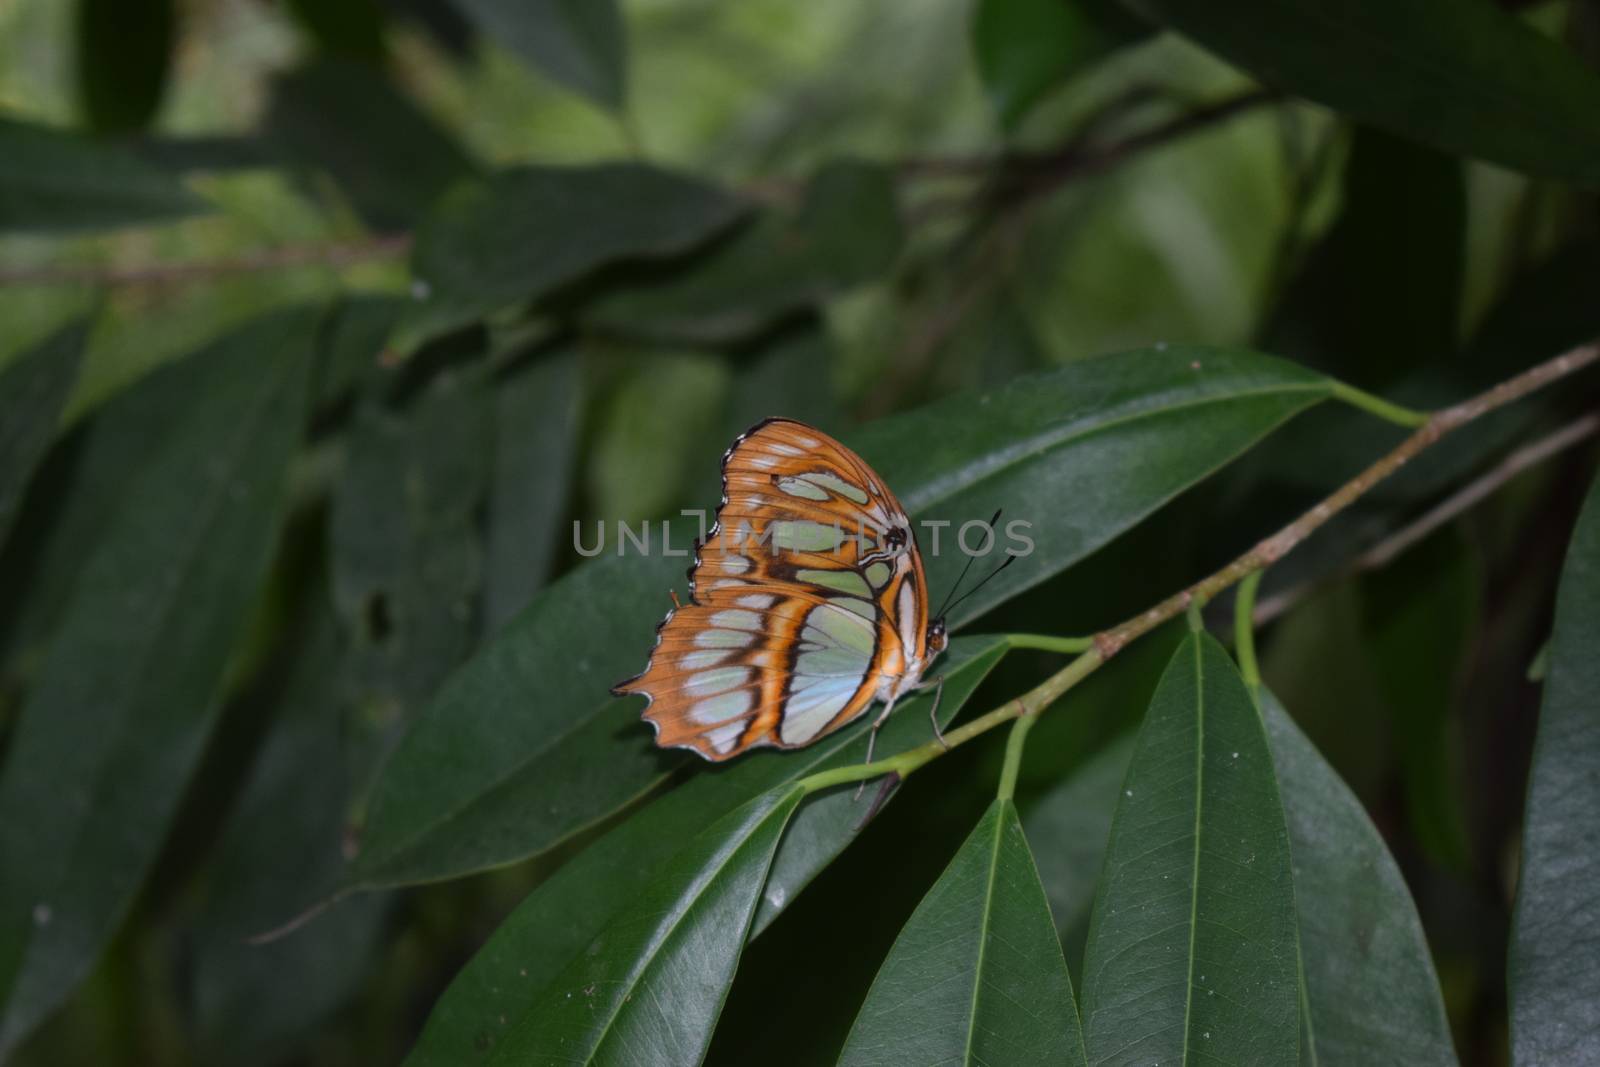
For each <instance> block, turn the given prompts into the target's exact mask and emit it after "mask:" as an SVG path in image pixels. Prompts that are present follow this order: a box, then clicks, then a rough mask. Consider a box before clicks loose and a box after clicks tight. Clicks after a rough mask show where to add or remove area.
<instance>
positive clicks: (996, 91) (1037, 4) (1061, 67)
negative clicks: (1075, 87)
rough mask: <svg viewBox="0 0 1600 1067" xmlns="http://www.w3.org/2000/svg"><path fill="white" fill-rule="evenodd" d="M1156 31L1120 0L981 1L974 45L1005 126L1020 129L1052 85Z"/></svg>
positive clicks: (990, 92)
mask: <svg viewBox="0 0 1600 1067" xmlns="http://www.w3.org/2000/svg"><path fill="white" fill-rule="evenodd" d="M1152 32H1153V30H1152V27H1151V26H1150V25H1149V24H1148V23H1145V22H1144V21H1143V20H1141V19H1139V18H1138V17H1136V16H1135V15H1133V14H1131V13H1130V12H1129V11H1128V10H1127V8H1124V7H1122V6H1121V5H1120V4H1118V3H1116V2H1115V0H980V2H979V3H978V5H977V9H976V11H975V12H974V14H973V20H972V48H973V51H974V52H975V53H976V54H977V58H978V73H979V74H980V75H981V76H982V78H983V84H984V87H985V88H986V89H987V90H988V93H989V100H990V102H991V103H992V104H993V105H994V109H995V112H996V113H997V114H998V115H999V116H1000V123H1001V125H1002V126H1004V127H1005V128H1006V129H1014V128H1015V127H1016V126H1017V125H1018V124H1019V123H1020V122H1021V121H1022V119H1023V118H1024V116H1026V115H1027V113H1028V111H1029V109H1031V108H1032V107H1033V105H1034V104H1036V103H1038V102H1039V100H1040V99H1041V98H1042V97H1044V96H1045V95H1046V94H1047V93H1048V92H1049V91H1050V90H1051V89H1054V88H1055V87H1056V86H1058V85H1060V84H1062V83H1063V82H1066V81H1068V80H1069V79H1070V78H1072V76H1073V75H1075V74H1078V73H1080V72H1081V71H1083V70H1084V69H1086V68H1087V67H1089V66H1091V65H1092V64H1094V63H1095V62H1097V61H1099V60H1101V59H1103V58H1105V57H1106V56H1108V55H1110V54H1111V53H1112V52H1115V51H1116V50H1117V49H1119V48H1122V47H1124V46H1126V45H1129V44H1132V43H1134V42H1136V41H1140V40H1143V39H1144V38H1146V37H1148V36H1150V34H1151V33H1152Z"/></svg>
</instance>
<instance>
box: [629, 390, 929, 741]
mask: <svg viewBox="0 0 1600 1067" xmlns="http://www.w3.org/2000/svg"><path fill="white" fill-rule="evenodd" d="M674 600H676V597H674ZM946 642H947V638H946V634H945V626H944V620H943V619H934V620H933V621H932V622H930V621H929V620H928V580H927V578H926V576H925V575H924V573H923V569H922V556H921V554H920V553H919V552H918V551H917V541H916V533H915V531H914V530H913V529H912V526H911V520H910V519H909V518H907V517H906V513H905V509H904V508H902V507H901V506H900V502H899V501H898V500H896V499H895V497H894V494H893V493H891V492H890V491H889V488H888V486H886V485H884V483H883V479H881V478H879V477H878V476H877V474H875V473H874V472H873V470H872V468H871V467H868V466H867V464H866V463H865V462H864V461H863V460H862V459H861V457H860V456H857V455H856V454H855V453H854V452H852V451H850V449H848V448H846V447H845V446H844V445H842V444H840V443H839V442H838V441H835V440H834V439H833V438H831V437H829V436H828V435H827V434H825V433H823V432H822V431H820V430H816V429H813V428H812V427H810V426H807V425H805V424H804V423H800V422H795V421H794V420H792V419H767V420H766V421H764V422H760V423H757V424H756V425H755V426H754V427H752V428H751V429H750V430H748V431H746V432H745V433H743V434H741V435H740V436H739V437H738V438H737V439H735V441H734V442H733V445H732V447H730V448H729V449H728V451H727V453H726V454H725V455H724V456H723V458H722V504H721V506H720V507H719V508H718V509H717V521H716V524H715V525H713V526H712V527H711V529H710V531H709V532H708V533H707V536H706V538H705V539H704V540H703V541H702V542H700V543H698V544H697V545H696V548H695V561H694V566H692V567H691V568H690V569H689V603H686V604H683V605H681V606H679V607H678V608H676V609H674V610H672V611H669V612H668V613H667V617H666V618H665V619H664V620H662V622H661V625H660V626H659V627H657V628H656V646H655V649H654V650H653V651H652V652H651V654H650V662H649V663H648V665H647V666H646V667H645V670H644V673H642V674H640V675H639V676H638V677H636V678H632V679H630V680H628V681H626V682H623V683H621V684H620V685H618V686H616V687H615V688H614V689H613V690H612V692H613V693H615V694H617V695H618V696H623V695H626V694H630V693H642V694H644V696H645V697H646V698H648V700H649V705H648V706H647V707H646V708H645V711H644V718H645V719H646V720H647V721H648V722H649V723H650V724H651V725H652V726H654V727H655V729H656V743H657V744H658V745H661V746H662V747H663V748H673V747H676V748H692V749H694V750H695V751H696V752H698V753H700V755H702V756H704V757H705V758H706V759H708V760H725V759H728V758H730V757H732V756H736V755H738V754H739V753H741V752H743V751H745V750H746V749H749V748H754V747H756V746H759V745H771V746H773V747H776V748H800V747H802V746H805V745H809V744H811V743H812V742H813V741H815V740H817V739H818V738H820V737H824V736H826V735H828V734H830V733H832V732H833V731H835V730H837V729H839V728H840V727H841V726H844V725H845V724H846V723H849V722H851V721H853V720H854V719H856V718H858V717H859V716H860V715H861V714H862V713H863V712H865V711H866V710H867V708H868V706H869V705H871V703H872V702H873V701H874V700H881V701H883V704H884V708H883V711H882V712H881V713H880V714H879V715H878V718H877V720H876V721H875V722H874V724H873V735H872V736H873V738H874V739H876V736H877V733H876V731H877V727H878V726H881V725H882V724H883V721H884V720H885V719H887V718H888V717H889V713H890V712H891V711H892V710H893V709H894V705H895V702H896V701H897V700H899V699H900V698H901V697H902V696H904V695H905V694H906V693H908V692H910V691H911V690H913V689H915V688H917V687H918V685H919V684H920V683H921V681H922V674H923V671H925V670H926V669H927V667H928V664H929V663H930V662H931V661H932V660H933V659H934V658H935V657H936V656H938V654H939V653H940V652H942V651H944V648H945V644H946ZM934 729H935V732H936V733H937V730H938V727H937V724H936V725H935V727H934ZM871 751H872V750H871V747H870V743H869V747H868V750H867V753H868V755H867V758H868V760H869V761H870V760H871V758H872V757H871Z"/></svg>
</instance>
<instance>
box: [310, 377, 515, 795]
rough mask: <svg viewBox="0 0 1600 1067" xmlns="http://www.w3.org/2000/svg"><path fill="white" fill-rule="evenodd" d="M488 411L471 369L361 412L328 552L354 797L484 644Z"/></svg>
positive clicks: (337, 498)
mask: <svg viewBox="0 0 1600 1067" xmlns="http://www.w3.org/2000/svg"><path fill="white" fill-rule="evenodd" d="M492 403H493V399H492V397H491V396H490V394H489V390H488V389H487V387H486V383H485V381H484V375H483V373H482V368H481V367H474V368H469V369H468V370H467V371H466V372H465V373H459V374H457V373H447V374H444V375H441V376H440V378H439V379H438V380H437V381H436V382H434V383H433V384H431V385H430V386H429V388H428V389H427V390H426V391H425V392H424V393H423V394H422V395H421V396H420V397H418V398H417V399H416V400H415V401H414V402H413V403H412V404H411V405H410V406H409V407H408V408H407V409H405V410H404V411H401V412H388V411H383V410H379V409H377V408H376V407H369V408H366V409H364V410H363V411H362V412H361V413H360V415H359V416H358V418H357V419H356V425H355V428H354V429H353V431H352V432H351V434H350V441H349V446H348V452H347V455H346V459H345V468H344V475H343V477H342V478H341V480H340V482H339V485H338V487H337V489H336V490H335V492H334V498H333V514H332V518H331V521H330V529H329V537H330V541H331V544H330V547H329V552H330V556H331V562H330V565H331V568H332V573H333V597H334V603H335V604H336V605H337V606H338V609H339V613H340V614H341V615H342V616H343V618H344V621H345V625H346V628H347V630H348V632H349V633H350V635H351V649H350V652H349V654H348V656H347V657H346V671H347V675H348V677H347V681H348V683H349V684H350V686H351V688H352V690H353V695H354V697H355V700H356V704H357V708H356V710H357V716H356V721H355V723H354V724H353V725H352V732H353V734H354V735H355V737H354V738H353V739H352V749H353V750H354V751H356V752H358V753H360V755H361V761H362V763H364V764H365V766H359V767H356V768H353V770H352V774H353V776H354V793H355V795H356V796H364V795H365V793H366V787H367V785H368V784H369V783H370V776H371V775H372V774H373V773H374V770H375V768H376V765H377V764H378V763H379V762H381V757H382V755H383V753H384V752H385V750H386V749H387V748H388V746H389V745H390V744H392V743H393V740H394V738H395V737H396V735H397V733H398V731H399V730H400V729H401V728H402V727H403V726H404V724H405V723H406V722H407V721H408V720H409V719H410V718H411V717H412V716H413V715H414V714H415V712H416V711H417V710H418V709H420V708H421V707H422V706H423V705H424V703H425V702H426V701H427V700H428V699H429V698H430V697H432V695H433V693H434V691H435V690H436V689H437V688H438V686H439V683H440V682H441V681H442V680H443V679H444V677H445V676H446V675H448V674H449V672H450V671H451V670H452V669H454V668H455V667H456V666H457V665H458V664H460V662H461V661H462V660H463V659H465V658H466V656H467V653H468V652H469V651H470V650H471V648H472V646H473V642H474V640H475V638H476V636H477V633H478V629H479V625H478V621H479V619H478V611H479V604H478V601H479V591H480V588H481V586H482V581H483V554H484V549H483V539H482V535H481V534H480V532H479V530H478V521H477V519H478V511H479V509H480V508H481V507H482V505H483V500H484V496H485V494H486V492H487V489H488V481H489V466H490V462H491V454H492V453H491V450H492V449H493V440H492V438H491V433H492V429H493V427H492V425H491V423H490V413H491V411H492V410H493V409H492ZM360 739H365V741H366V742H367V743H363V742H362V740H360Z"/></svg>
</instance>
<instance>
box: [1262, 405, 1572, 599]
mask: <svg viewBox="0 0 1600 1067" xmlns="http://www.w3.org/2000/svg"><path fill="white" fill-rule="evenodd" d="M1597 432H1600V413H1597V412H1591V413H1589V414H1588V415H1585V416H1583V417H1582V418H1580V419H1576V420H1574V421H1572V422H1569V423H1568V424H1567V425H1565V426H1563V427H1561V429H1559V430H1556V431H1555V432H1554V433H1551V434H1549V435H1547V436H1545V437H1541V438H1539V440H1537V441H1534V442H1533V443H1532V444H1529V445H1524V446H1523V447H1522V448H1519V449H1517V450H1516V451H1515V452H1512V453H1511V454H1510V455H1508V456H1506V458H1505V459H1503V460H1501V461H1500V462H1499V463H1497V464H1495V466H1494V467H1492V468H1491V469H1489V470H1488V471H1485V472H1484V473H1483V474H1482V475H1480V476H1478V477H1477V478H1475V479H1474V480H1473V481H1471V482H1469V483H1468V484H1467V485H1465V486H1463V487H1462V488H1460V489H1458V490H1457V491H1456V492H1454V493H1451V494H1450V495H1449V496H1447V497H1446V498H1445V499H1443V500H1441V501H1440V502H1439V503H1438V504H1436V505H1434V506H1433V507H1431V508H1429V509H1428V510H1427V511H1426V512H1424V513H1423V514H1421V515H1420V516H1418V517H1417V518H1416V519H1414V520H1413V521H1411V522H1410V523H1408V524H1406V525H1405V526H1403V527H1401V528H1400V529H1399V530H1396V531H1395V532H1394V533H1392V534H1390V535H1389V536H1388V537H1385V538H1384V539H1383V540H1381V541H1379V542H1378V543H1377V544H1375V545H1373V546H1372V547H1371V548H1369V549H1367V550H1366V551H1365V552H1363V553H1362V554H1361V555H1360V556H1358V557H1357V558H1356V560H1355V561H1354V562H1353V563H1352V564H1351V565H1350V566H1349V567H1348V568H1347V569H1346V570H1344V571H1343V572H1342V573H1341V574H1340V576H1339V577H1341V578H1348V577H1352V576H1354V575H1356V574H1361V573H1363V572H1365V571H1372V570H1378V569H1379V568H1381V567H1385V566H1387V565H1388V564H1389V563H1390V562H1391V561H1392V560H1394V559H1395V557H1397V556H1399V555H1400V554H1401V553H1402V552H1404V551H1406V550H1407V549H1408V548H1411V547H1412V546H1413V545H1415V544H1417V543H1418V542H1420V541H1422V540H1424V539H1426V538H1427V536H1428V535H1429V534H1431V533H1433V532H1434V531H1435V530H1437V529H1438V528H1439V527H1441V526H1443V525H1445V524H1446V523H1448V522H1449V521H1451V520H1452V519H1454V518H1456V517H1457V516H1458V515H1460V514H1461V513H1462V512H1465V511H1467V510H1469V509H1471V508H1472V507H1473V506H1474V505H1476V504H1478V503H1479V502H1480V501H1482V500H1483V499H1485V498H1486V497H1488V496H1490V495H1492V494H1493V493H1494V492H1495V491H1496V490H1498V489H1499V488H1500V487H1501V486H1503V485H1505V483H1507V482H1509V481H1510V480H1511V479H1512V478H1515V477H1516V476H1517V475H1518V474H1521V473H1522V472H1523V471H1525V470H1527V469H1528V468H1529V467H1533V466H1537V465H1538V464H1540V463H1543V462H1544V461H1545V460H1547V459H1549V458H1550V457H1552V456H1555V455H1557V454H1559V453H1561V452H1564V451H1566V450H1567V449H1569V448H1572V447H1574V446H1575V445H1579V444H1582V443H1583V442H1584V441H1586V440H1588V439H1589V438H1591V437H1593V436H1594V435H1595V434H1596V433H1597ZM1323 584H1325V583H1324V582H1322V581H1309V582H1302V583H1301V584H1299V585H1296V586H1294V587H1293V588H1291V589H1285V590H1283V591H1282V592H1281V593H1277V594H1274V595H1273V596H1270V597H1267V598H1266V599H1265V600H1262V601H1261V602H1260V603H1259V604H1258V605H1257V606H1256V608H1255V612H1254V614H1253V616H1252V618H1253V619H1254V622H1255V625H1257V626H1264V625H1266V624H1267V623H1269V622H1271V621H1272V620H1274V619H1276V618H1278V617H1279V616H1280V615H1282V614H1283V613H1284V612H1286V611H1288V610H1289V609H1290V608H1291V607H1293V606H1294V605H1295V604H1298V603H1299V602H1300V601H1301V600H1303V599H1305V597H1306V596H1307V595H1308V594H1309V593H1310V592H1311V590H1312V589H1314V588H1316V587H1318V586H1320V585H1323Z"/></svg>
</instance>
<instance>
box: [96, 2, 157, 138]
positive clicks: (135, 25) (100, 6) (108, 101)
mask: <svg viewBox="0 0 1600 1067" xmlns="http://www.w3.org/2000/svg"><path fill="white" fill-rule="evenodd" d="M77 14H78V23H77V30H78V53H77V67H78V71H77V73H78V92H79V95H80V97H81V98H82V102H83V111H84V117H85V118H86V119H88V124H89V127H90V128H91V129H94V130H98V131H100V132H101V133H125V132H127V131H130V130H138V129H142V128H144V127H145V126H148V125H149V124H150V120H151V119H152V118H154V117H155V113H156V109H157V108H158V107H159V106H160V104H161V94H162V90H163V89H165V88H166V83H167V68H168V66H169V64H170V61H171V55H172V44H173V38H174V36H175V34H174V29H175V25H174V23H175V20H174V17H173V11H172V0H79V2H78V12H77Z"/></svg>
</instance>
